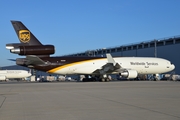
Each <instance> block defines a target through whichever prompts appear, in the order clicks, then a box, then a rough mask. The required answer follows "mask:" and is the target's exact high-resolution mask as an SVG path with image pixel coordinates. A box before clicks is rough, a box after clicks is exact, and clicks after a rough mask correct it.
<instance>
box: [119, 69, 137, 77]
mask: <svg viewBox="0 0 180 120" xmlns="http://www.w3.org/2000/svg"><path fill="white" fill-rule="evenodd" d="M119 74H120V75H121V76H122V77H125V78H128V79H129V78H136V77H137V76H138V73H137V71H136V70H127V71H125V72H122V73H119Z"/></svg>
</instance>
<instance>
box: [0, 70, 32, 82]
mask: <svg viewBox="0 0 180 120" xmlns="http://www.w3.org/2000/svg"><path fill="white" fill-rule="evenodd" d="M29 76H31V73H30V72H28V71H26V70H0V80H7V79H16V78H26V77H29Z"/></svg>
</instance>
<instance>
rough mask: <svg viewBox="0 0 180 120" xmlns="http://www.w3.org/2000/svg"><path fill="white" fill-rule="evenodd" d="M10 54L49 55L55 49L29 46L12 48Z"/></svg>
mask: <svg viewBox="0 0 180 120" xmlns="http://www.w3.org/2000/svg"><path fill="white" fill-rule="evenodd" d="M10 52H11V53H14V54H19V55H51V54H54V53H55V49H54V46H53V45H29V46H18V47H15V48H12V49H10Z"/></svg>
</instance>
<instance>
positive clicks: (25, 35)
mask: <svg viewBox="0 0 180 120" xmlns="http://www.w3.org/2000/svg"><path fill="white" fill-rule="evenodd" d="M19 39H20V41H21V42H23V43H27V42H29V41H30V32H29V31H28V30H20V31H19Z"/></svg>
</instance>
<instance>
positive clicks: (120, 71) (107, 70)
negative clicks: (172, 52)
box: [6, 21, 175, 81]
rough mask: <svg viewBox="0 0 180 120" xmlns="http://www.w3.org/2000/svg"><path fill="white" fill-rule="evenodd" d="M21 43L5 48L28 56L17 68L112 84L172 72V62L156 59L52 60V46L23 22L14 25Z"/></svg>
mask: <svg viewBox="0 0 180 120" xmlns="http://www.w3.org/2000/svg"><path fill="white" fill-rule="evenodd" d="M11 23H12V25H13V27H14V29H15V31H16V34H17V36H18V38H19V40H20V42H21V43H11V44H6V48H7V49H10V52H11V53H14V54H19V55H21V56H26V58H17V59H16V64H17V65H21V66H25V67H29V68H33V69H36V70H40V71H45V72H48V73H55V74H61V75H68V74H69V75H70V74H77V75H92V76H96V77H98V78H99V80H100V81H109V79H108V77H107V76H108V75H109V74H117V75H120V76H122V77H124V78H127V79H130V78H136V77H137V76H138V74H160V73H166V72H170V71H172V70H173V69H174V68H175V66H174V65H173V64H171V62H170V61H169V60H166V59H162V58H154V57H112V56H111V54H109V53H108V54H106V57H82V56H65V57H50V55H51V54H54V53H55V49H54V46H53V45H43V44H42V43H41V42H40V41H39V40H38V39H37V38H36V37H35V36H34V35H33V34H32V33H31V31H29V30H28V29H27V28H26V26H25V25H24V24H23V23H22V22H20V21H11Z"/></svg>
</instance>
